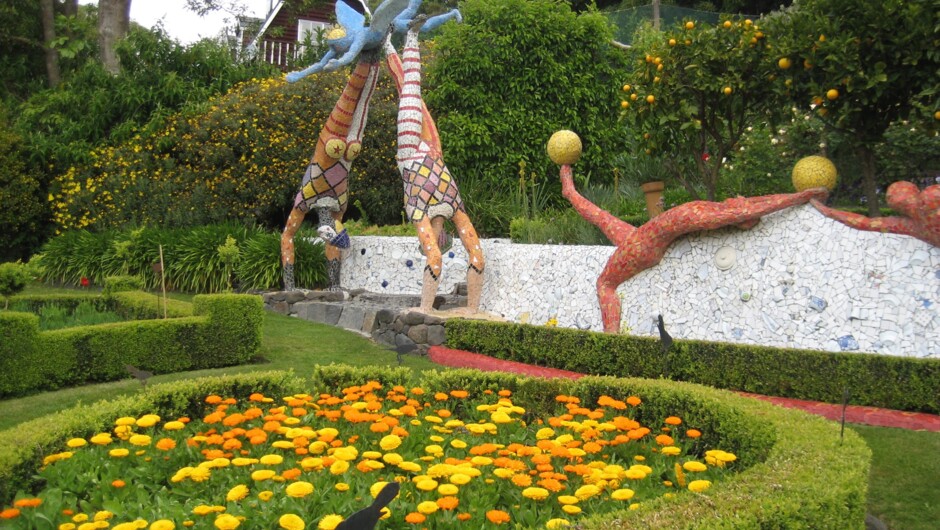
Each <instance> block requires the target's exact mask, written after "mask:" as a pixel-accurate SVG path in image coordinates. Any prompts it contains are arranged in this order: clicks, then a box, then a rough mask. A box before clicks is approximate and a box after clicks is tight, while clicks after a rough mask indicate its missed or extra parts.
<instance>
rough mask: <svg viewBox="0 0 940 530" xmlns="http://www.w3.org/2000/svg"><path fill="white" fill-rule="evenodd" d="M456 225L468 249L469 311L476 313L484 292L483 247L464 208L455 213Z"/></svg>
mask: <svg viewBox="0 0 940 530" xmlns="http://www.w3.org/2000/svg"><path fill="white" fill-rule="evenodd" d="M454 226H455V227H456V228H457V235H458V236H459V237H460V242H461V243H463V247H464V248H465V249H466V250H467V259H468V266H467V311H468V312H470V313H476V312H477V311H479V310H480V295H481V294H482V292H483V269H484V268H485V267H486V263H485V261H484V259H483V248H482V247H480V238H479V237H478V236H477V231H476V229H474V228H473V223H471V222H470V217H469V216H467V214H466V212H464V211H463V210H457V212H456V213H454Z"/></svg>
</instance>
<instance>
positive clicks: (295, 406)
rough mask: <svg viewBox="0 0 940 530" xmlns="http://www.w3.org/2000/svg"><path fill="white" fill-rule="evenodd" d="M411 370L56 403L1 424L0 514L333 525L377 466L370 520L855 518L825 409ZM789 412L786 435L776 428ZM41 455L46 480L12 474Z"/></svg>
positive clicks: (222, 382)
mask: <svg viewBox="0 0 940 530" xmlns="http://www.w3.org/2000/svg"><path fill="white" fill-rule="evenodd" d="M370 376H371V379H372V382H369V383H365V384H362V383H363V382H364V381H368V380H369V379H370ZM408 377H409V372H408V371H406V370H389V369H384V370H383V369H371V370H369V369H352V368H343V367H322V368H319V369H318V371H317V374H316V377H315V380H316V384H315V388H316V392H312V393H310V394H304V393H302V392H300V391H299V388H298V387H299V383H298V381H296V380H295V379H293V378H292V377H290V376H286V375H284V374H277V373H270V374H265V375H254V376H250V377H246V376H243V377H241V378H217V379H210V380H200V381H197V382H190V383H179V384H176V385H169V387H168V388H159V387H155V388H154V389H151V390H149V391H148V392H147V393H145V394H144V395H142V396H141V397H140V399H137V400H134V399H130V398H128V399H125V400H122V401H121V402H112V403H105V404H102V405H100V406H96V407H91V408H85V409H82V410H81V411H80V412H81V413H80V414H78V416H84V417H85V420H86V421H81V422H76V421H74V420H71V421H70V418H72V417H74V416H75V414H62V415H59V416H58V417H56V418H51V419H49V420H46V421H41V422H40V421H36V422H31V423H30V424H27V425H26V426H24V427H26V428H25V429H18V430H17V431H16V432H12V431H8V432H6V433H0V481H2V483H7V482H8V480H7V479H9V482H10V483H11V484H14V485H15V486H14V487H13V488H8V489H6V490H0V493H2V494H4V496H5V497H4V498H3V499H2V500H3V501H4V502H5V506H9V508H7V509H8V511H7V512H6V514H7V515H8V516H10V517H11V518H10V519H8V520H7V521H6V525H12V526H11V527H23V528H25V527H28V526H29V524H28V522H29V521H31V520H34V519H36V518H39V517H40V514H42V516H44V517H48V518H49V519H51V520H52V521H54V522H55V523H56V524H65V525H66V526H65V527H64V530H68V529H70V528H72V527H71V526H70V525H76V527H77V528H81V526H80V525H82V524H87V523H88V521H86V520H85V519H84V518H85V517H89V518H90V519H92V520H93V519H94V518H95V516H96V514H97V516H98V517H99V518H101V519H104V520H106V521H107V522H108V523H109V525H115V526H113V527H114V528H117V527H118V526H119V525H120V524H122V523H130V524H131V525H135V524H136V525H139V527H142V526H143V525H144V524H145V523H142V522H136V523H135V522H134V521H135V520H137V519H138V518H139V520H140V521H146V523H147V524H152V525H154V527H157V526H159V527H160V528H170V527H171V524H172V526H176V527H179V526H182V525H185V526H190V525H192V526H196V527H202V528H212V526H213V524H214V525H215V526H216V527H218V528H220V529H224V528H234V527H236V526H241V527H243V528H254V527H259V528H260V527H266V528H273V527H275V526H276V525H277V524H279V523H280V524H281V526H283V527H284V528H288V529H289V530H294V528H300V527H301V525H303V524H306V525H307V527H314V526H320V527H322V528H332V527H333V526H335V524H336V523H338V521H339V520H340V517H348V516H349V515H350V514H351V513H353V512H354V511H356V510H357V509H359V508H362V507H364V506H366V505H367V504H368V503H369V502H370V501H371V496H370V494H369V492H370V490H371V493H372V495H374V494H375V493H376V492H377V491H378V489H379V488H380V487H381V485H382V483H383V482H386V481H391V480H399V481H402V482H403V484H402V491H401V494H400V495H399V497H398V498H397V499H396V500H394V501H392V503H391V504H390V506H389V508H390V511H391V513H390V516H389V519H388V520H387V521H385V522H383V523H380V524H381V525H383V526H380V527H387V528H407V527H412V525H419V527H430V528H449V527H451V526H454V525H456V524H458V521H464V520H467V519H468V518H469V520H470V521H472V523H471V524H474V525H475V526H480V527H485V526H491V525H496V524H502V523H509V525H510V526H513V525H516V524H518V525H520V526H522V527H534V526H538V527H544V526H545V525H546V524H548V525H549V527H556V526H557V527H560V526H564V525H565V524H566V523H567V522H571V523H574V522H578V523H579V524H586V525H587V526H588V527H591V526H595V525H602V526H607V525H609V522H610V521H614V520H616V521H624V524H625V525H626V524H628V525H629V526H635V525H637V524H653V525H655V526H657V527H675V526H687V525H688V526H692V527H695V526H706V527H707V526H712V525H713V523H714V522H715V521H722V520H725V524H727V523H731V522H732V521H733V522H734V524H733V525H730V526H734V527H736V528H740V527H747V526H756V525H760V524H764V523H766V522H769V521H777V522H781V521H803V523H804V524H806V522H807V521H809V522H812V523H813V524H812V526H814V527H818V528H822V527H826V526H827V525H830V526H831V527H833V528H845V527H846V526H853V525H855V526H858V525H859V524H861V521H862V520H863V519H864V490H865V484H866V481H865V479H866V477H867V467H868V458H869V454H868V451H867V448H865V447H864V444H863V443H861V442H860V441H859V439H858V437H856V436H855V435H854V433H851V432H849V433H847V436H846V438H845V441H844V443H843V445H842V446H841V447H839V448H836V447H833V446H832V445H831V443H822V444H820V442H821V439H820V437H821V436H822V437H825V436H827V435H829V434H833V433H834V432H835V430H834V429H832V428H831V427H832V424H829V423H827V422H823V421H821V420H816V419H815V418H811V417H809V416H807V415H805V414H803V413H799V412H794V411H783V410H776V409H775V408H774V407H772V406H770V405H766V404H762V403H752V402H750V401H745V400H742V399H740V398H736V397H733V396H730V395H728V394H727V393H723V392H717V391H713V390H709V389H704V388H701V387H693V386H691V385H682V384H674V383H665V382H653V381H641V380H617V379H611V378H585V379H582V380H580V381H578V382H571V381H560V380H539V379H520V378H517V377H515V376H510V375H505V374H483V373H478V372H472V371H466V370H455V371H448V372H442V373H430V374H425V376H424V380H423V381H421V382H420V383H418V384H417V385H415V384H414V382H409V381H408ZM352 382H358V383H360V384H358V385H356V384H351V383H352ZM252 390H261V392H252ZM207 393H209V394H211V396H212V397H210V398H209V401H210V403H208V407H209V408H208V409H206V410H200V409H201V408H203V407H205V406H206V405H207V404H205V403H203V401H204V399H193V398H195V397H196V396H199V395H205V394H207ZM501 394H502V395H501ZM269 395H270V396H278V399H277V402H274V400H272V398H267V397H266V396H269ZM284 395H286V396H288V397H287V398H286V399H285V400H283V401H282V397H281V396H284ZM187 399H188V401H187ZM726 402H727V403H726ZM631 403H632V404H631ZM672 413H675V414H672ZM154 414H155V415H159V416H163V417H164V418H172V419H173V420H174V421H171V422H169V423H168V422H166V421H164V420H162V419H157V417H156V416H154ZM543 414H544V416H542V415H543ZM183 415H186V416H188V417H192V418H194V420H193V421H191V422H188V423H187V422H185V421H178V420H177V418H179V417H180V416H183ZM540 416H542V418H543V422H542V424H541V425H539V424H538V423H539V422H538V418H539V417H540ZM115 418H123V419H120V420H118V422H117V423H118V425H115V424H114V422H115ZM198 418H202V419H201V420H200V419H198ZM458 418H460V419H459V422H458ZM56 420H63V421H56ZM791 422H792V423H791ZM63 423H64V425H63ZM794 423H799V424H800V425H801V428H800V430H801V433H800V434H801V436H793V434H792V433H788V431H789V430H790V426H791V425H792V424H794ZM644 425H645V426H646V428H645V429H644V427H643V426H644ZM53 426H54V427H53ZM663 428H666V429H669V432H668V433H666V432H663V431H662V429H663ZM647 429H648V430H647ZM24 431H25V432H27V433H30V432H31V435H30V436H29V438H30V441H32V442H43V443H44V446H46V447H50V451H49V452H48V453H41V452H37V451H35V450H23V449H22V448H23V447H36V445H35V444H34V443H33V444H27V445H22V443H23V442H26V440H25V439H23V432H24ZM106 432H107V433H110V434H105V433H106ZM11 438H13V439H17V438H18V439H19V440H17V441H18V442H19V443H18V444H17V445H16V446H11V445H10V444H11V442H13V441H14V440H11ZM37 438H38V439H37ZM807 439H808V440H810V444H809V445H808V446H807V445H806V443H805V442H804V443H800V441H799V440H807ZM53 442H54V443H53ZM50 444H51V446H50ZM69 446H70V447H69ZM14 447H15V448H16V449H17V450H14ZM807 447H810V448H812V447H815V449H807ZM53 448H54V450H53ZM667 448H668V449H667ZM709 448H721V449H724V450H726V451H728V453H712V454H711V455H709V454H707V453H706V452H705V451H706V450H708V449H709ZM63 449H67V450H68V452H65V451H62V450H63ZM794 451H796V452H797V453H800V455H801V456H800V459H798V460H797V459H795V458H794V455H795V454H796V453H794ZM69 453H71V456H68V454H69ZM730 453H735V454H737V457H738V458H737V459H736V461H733V460H734V459H733V458H732V457H730V456H728V455H729V454H730ZM11 456H12V457H13V458H10V457H11ZM637 457H639V458H637ZM148 459H150V460H149V461H148ZM39 460H43V461H44V464H45V470H44V471H43V472H42V474H43V476H44V477H45V478H47V479H48V480H49V482H48V487H47V488H46V489H45V490H44V491H38V490H35V489H31V488H30V482H29V481H28V480H24V478H25V477H29V476H30V470H29V467H30V466H35V465H36V464H37V461H39ZM639 460H642V462H639ZM722 461H724V462H731V461H733V463H731V464H730V465H731V467H732V468H735V469H738V470H740V472H739V473H730V474H729V473H727V470H726V469H721V467H720V465H719V464H720V462H722ZM821 461H825V462H826V465H825V466H819V464H820V462H821ZM676 464H679V465H678V466H677V465H676ZM805 466H810V467H808V468H807V467H805ZM815 466H819V468H816V467H815ZM810 469H812V471H813V472H812V474H810V475H806V476H803V474H804V473H806V472H807V471H808V470H810ZM768 473H769V474H768ZM806 481H812V482H811V483H807V482H806ZM801 482H802V483H801ZM712 483H713V485H712ZM817 483H818V484H821V485H816V484H817ZM93 484H99V487H97V488H94V487H90V486H92V485H93ZM709 485H710V486H711V487H707V486H709ZM688 489H692V490H693V491H692V492H690V491H686V490H688ZM696 490H697V491H696ZM16 491H18V493H15V492H16ZM86 492H87V493H86ZM14 493H15V497H16V499H15V500H14V499H13V497H14ZM37 493H38V495H37ZM79 496H81V498H83V500H84V502H79V501H78V498H79ZM314 498H315V499H316V500H315V501H313V500H311V499H314ZM35 499H41V501H36V500H35ZM810 500H812V503H810ZM11 501H13V502H17V501H18V502H19V503H20V504H22V505H23V506H21V507H16V506H12V505H11ZM37 503H38V506H31V504H37ZM794 503H795V504H794ZM807 503H809V504H808V505H807ZM801 505H807V506H802V507H801ZM14 510H18V512H17V513H14ZM62 510H70V512H66V513H65V514H63V512H62ZM114 513H117V514H119V516H117V517H114V516H113V515H109V514H114ZM76 516H77V520H73V519H74V518H75V517H76ZM331 516H336V517H331ZM158 521H160V522H159V523H158ZM626 521H632V522H630V523H626ZM680 521H684V522H682V524H679V522H680ZM696 521H698V522H696ZM709 521H711V523H709ZM829 521H833V522H832V523H830V522H829ZM836 521H839V524H835V523H836ZM817 523H818V524H817ZM717 526H721V525H717ZM60 528H62V527H60Z"/></svg>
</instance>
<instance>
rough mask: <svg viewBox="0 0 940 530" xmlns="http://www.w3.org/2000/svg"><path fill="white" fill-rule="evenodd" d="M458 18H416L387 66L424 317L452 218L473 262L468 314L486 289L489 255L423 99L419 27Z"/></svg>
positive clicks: (390, 49)
mask: <svg viewBox="0 0 940 530" xmlns="http://www.w3.org/2000/svg"><path fill="white" fill-rule="evenodd" d="M420 3H421V2H420V1H414V0H413V1H412V2H411V6H410V7H411V8H415V9H416V8H417V7H418V6H419V5H420ZM454 13H455V12H453V11H452V12H451V13H449V14H447V15H441V16H440V17H434V18H432V19H429V20H428V21H427V22H426V23H423V17H419V18H415V19H414V20H412V21H411V22H410V23H408V31H407V34H406V36H405V43H404V47H403V49H402V56H401V57H399V56H398V53H397V52H396V51H395V48H394V47H393V46H392V45H391V44H390V43H386V45H385V50H386V64H387V66H388V69H389V72H391V74H392V77H393V78H394V80H395V85H396V87H397V88H398V95H399V104H398V153H397V161H398V169H399V171H400V172H401V176H402V184H403V187H404V192H405V214H406V215H407V217H408V219H409V220H410V221H411V222H412V223H414V225H415V227H416V229H417V232H418V239H419V244H420V248H421V252H422V253H423V254H424V255H425V257H426V258H427V265H426V267H425V269H424V278H423V283H422V286H421V306H420V308H419V309H420V310H421V311H423V312H428V311H431V309H432V304H433V302H434V297H435V296H436V294H437V288H438V286H439V284H440V277H441V271H442V260H441V248H440V243H439V242H440V241H441V240H442V234H443V229H444V220H445V219H450V220H451V221H453V223H454V226H455V227H456V229H457V233H458V235H459V237H460V240H461V242H462V243H463V245H464V247H465V248H466V249H467V255H468V258H469V267H468V269H467V308H466V310H464V311H466V312H470V313H475V312H476V311H477V310H478V309H479V306H480V292H481V290H482V288H483V268H484V262H483V251H482V249H481V247H480V240H479V238H478V237H477V233H476V230H475V229H474V227H473V224H472V223H471V222H470V218H469V217H468V216H467V213H466V211H465V209H464V204H463V200H462V199H461V198H460V191H459V189H458V188H457V182H456V181H455V180H454V177H453V175H451V173H450V171H449V170H448V169H447V166H446V165H445V164H444V159H443V155H442V152H441V143H440V139H439V137H438V133H437V127H436V125H435V123H434V119H433V118H432V117H431V115H430V113H429V112H428V108H427V106H426V105H425V104H424V100H423V99H422V98H421V56H420V51H419V49H418V26H421V30H426V29H428V28H429V27H433V26H435V25H439V24H440V23H442V22H443V21H444V20H446V19H448V18H455V19H457V20H458V21H459V20H460V16H459V13H457V14H456V15H455V14H454ZM422 23H423V25H422ZM396 29H398V28H397V27H396Z"/></svg>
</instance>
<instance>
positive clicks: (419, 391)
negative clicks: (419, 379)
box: [411, 386, 424, 396]
mask: <svg viewBox="0 0 940 530" xmlns="http://www.w3.org/2000/svg"><path fill="white" fill-rule="evenodd" d="M411 393H412V394H414V395H416V396H420V395H423V394H424V389H423V388H421V387H419V386H416V387H414V388H412V389H411Z"/></svg>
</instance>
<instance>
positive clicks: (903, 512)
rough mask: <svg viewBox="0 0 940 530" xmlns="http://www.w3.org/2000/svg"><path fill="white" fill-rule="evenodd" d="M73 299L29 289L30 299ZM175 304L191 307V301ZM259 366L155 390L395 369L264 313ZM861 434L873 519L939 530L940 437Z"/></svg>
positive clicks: (52, 407)
mask: <svg viewBox="0 0 940 530" xmlns="http://www.w3.org/2000/svg"><path fill="white" fill-rule="evenodd" d="M53 292H70V293H74V292H75V291H74V290H70V289H56V290H54V291H53V290H50V289H48V288H45V287H30V288H29V289H28V290H27V291H26V293H27V294H30V293H34V294H39V293H47V294H51V293H53ZM171 297H172V298H176V299H180V300H190V299H191V298H192V297H191V296H188V295H185V294H175V293H174V294H172V295H171ZM259 355H260V357H261V359H259V362H258V363H255V364H250V365H245V366H237V367H232V368H220V369H214V370H200V371H193V372H183V373H178V374H166V375H158V376H155V377H153V378H152V379H150V382H151V384H152V383H162V382H167V381H176V380H180V379H190V378H195V377H202V376H206V375H219V374H234V373H245V372H251V371H256V370H275V369H276V370H293V371H294V372H295V373H296V374H298V375H302V376H307V375H308V374H309V373H310V372H311V369H312V367H313V366H315V365H318V364H330V363H333V362H343V363H346V364H352V365H357V366H365V365H381V366H395V365H397V364H398V363H397V360H396V356H395V353H394V352H391V351H389V350H387V349H385V348H383V347H381V346H379V345H377V344H375V343H373V342H372V341H370V340H369V339H367V338H365V337H362V336H360V335H357V334H355V333H351V332H348V331H345V330H341V329H338V328H334V327H331V326H325V325H321V324H316V323H312V322H306V321H303V320H299V319H295V318H290V317H285V316H281V315H277V314H273V313H265V316H264V330H263V336H262V343H261V351H260V352H259ZM403 366H407V367H409V368H411V369H413V370H416V371H421V370H427V369H431V368H435V367H436V365H434V364H433V363H431V362H430V361H429V360H427V359H426V358H424V357H419V356H415V355H406V356H405V357H404V362H403ZM141 388H142V387H141V384H140V383H139V382H137V381H136V380H133V379H126V380H123V381H117V382H113V383H104V384H98V385H91V386H85V387H79V388H70V389H64V390H60V391H57V392H45V393H42V394H37V395H33V396H27V397H24V398H19V399H10V400H5V401H0V431H2V430H4V429H8V428H11V427H14V426H15V425H16V424H18V423H20V422H23V421H26V420H29V419H32V418H36V417H39V416H42V415H45V414H49V413H51V412H55V411H58V410H62V409H65V408H68V407H71V406H73V405H75V404H77V403H79V402H81V403H91V402H95V401H99V400H102V399H111V398H114V397H117V396H120V395H125V394H130V393H133V392H138V391H139V390H140V389H141ZM851 427H852V428H853V429H856V430H857V431H858V432H859V434H861V435H862V436H863V437H864V438H865V441H866V442H867V443H868V445H869V446H870V447H871V449H872V452H873V461H872V472H871V480H870V481H869V493H868V504H869V507H868V511H869V512H870V513H872V514H873V515H875V516H876V517H878V518H879V519H881V520H882V521H883V522H884V523H886V524H887V525H888V527H889V528H890V529H891V530H933V529H934V528H936V521H940V495H938V494H937V487H936V477H940V456H938V455H940V433H932V432H915V431H908V430H903V429H891V428H880V427H870V426H866V425H851Z"/></svg>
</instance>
